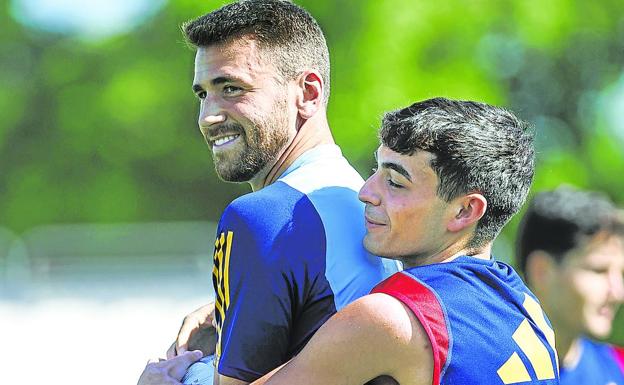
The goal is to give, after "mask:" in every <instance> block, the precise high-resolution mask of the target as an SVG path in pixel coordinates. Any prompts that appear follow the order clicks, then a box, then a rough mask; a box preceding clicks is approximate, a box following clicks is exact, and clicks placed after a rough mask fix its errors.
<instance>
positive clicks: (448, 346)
mask: <svg viewBox="0 0 624 385" xmlns="http://www.w3.org/2000/svg"><path fill="white" fill-rule="evenodd" d="M373 293H385V294H388V295H391V296H393V297H395V298H397V299H398V300H399V301H401V302H403V303H404V304H405V305H406V306H407V307H408V308H409V309H410V310H411V311H412V312H413V314H414V316H415V317H416V318H417V319H418V320H419V321H420V323H421V325H422V326H423V329H424V330H425V332H426V333H427V335H428V337H429V340H430V342H431V347H432V351H433V362H434V369H433V381H432V384H433V385H438V384H444V385H447V384H448V385H451V384H453V385H455V384H462V385H478V384H479V385H493V384H496V385H504V384H542V385H555V384H558V383H559V381H558V379H559V373H558V363H557V355H556V352H555V349H554V332H553V330H552V327H551V325H550V322H549V321H548V319H547V318H546V316H545V314H544V312H543V311H542V309H541V307H540V305H539V303H538V301H537V300H536V299H535V297H534V295H533V294H532V293H531V292H530V291H529V289H528V288H527V287H526V286H525V285H524V282H522V280H521V279H520V277H519V276H518V274H516V272H515V271H514V270H513V269H512V268H511V267H510V266H508V265H506V264H504V263H501V262H497V261H494V260H482V259H477V258H473V257H468V256H463V257H459V258H457V259H455V260H453V261H451V262H447V263H438V264H432V265H425V266H419V267H413V268H409V269H406V270H405V271H403V272H400V273H396V274H394V275H393V276H391V277H390V278H388V279H387V280H385V281H384V282H382V283H381V284H379V285H378V286H377V287H376V288H375V289H374V290H373Z"/></svg>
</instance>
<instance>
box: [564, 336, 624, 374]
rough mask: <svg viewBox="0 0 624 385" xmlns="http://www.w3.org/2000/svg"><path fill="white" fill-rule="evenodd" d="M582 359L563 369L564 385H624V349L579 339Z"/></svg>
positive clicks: (587, 339) (583, 338)
mask: <svg viewBox="0 0 624 385" xmlns="http://www.w3.org/2000/svg"><path fill="white" fill-rule="evenodd" d="M579 344H580V345H579V349H580V354H581V356H580V358H579V361H578V362H577V363H576V365H574V366H572V367H566V366H562V367H561V384H562V385H577V384H582V385H609V384H616V385H622V384H624V349H623V348H620V347H616V346H613V345H610V344H607V343H604V342H597V341H593V340H590V339H589V338H585V337H582V338H580V339H579Z"/></svg>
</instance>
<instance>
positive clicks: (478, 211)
mask: <svg viewBox="0 0 624 385" xmlns="http://www.w3.org/2000/svg"><path fill="white" fill-rule="evenodd" d="M451 208H452V209H453V210H454V212H453V215H454V216H453V217H452V218H451V220H450V221H449V222H448V224H447V226H446V227H447V229H448V231H451V232H454V233H455V232H458V231H461V230H463V229H465V228H467V227H470V226H472V225H476V224H477V222H478V221H479V219H481V217H483V214H485V210H486V209H487V200H486V199H485V197H484V196H483V195H481V194H479V193H472V194H468V195H464V196H462V197H459V198H457V199H456V200H454V201H453V202H452V203H451Z"/></svg>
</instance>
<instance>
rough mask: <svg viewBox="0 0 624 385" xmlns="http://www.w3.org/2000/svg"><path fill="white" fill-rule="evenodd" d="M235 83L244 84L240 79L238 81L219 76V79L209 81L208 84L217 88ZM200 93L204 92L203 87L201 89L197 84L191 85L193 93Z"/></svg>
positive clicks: (233, 78) (229, 77)
mask: <svg viewBox="0 0 624 385" xmlns="http://www.w3.org/2000/svg"><path fill="white" fill-rule="evenodd" d="M236 82H240V83H244V82H243V81H242V80H241V79H238V78H235V77H232V76H219V77H216V78H214V79H212V80H211V81H210V84H211V85H213V86H218V85H221V84H225V83H236ZM200 91H205V90H204V87H202V86H201V85H199V84H193V92H195V93H197V92H200Z"/></svg>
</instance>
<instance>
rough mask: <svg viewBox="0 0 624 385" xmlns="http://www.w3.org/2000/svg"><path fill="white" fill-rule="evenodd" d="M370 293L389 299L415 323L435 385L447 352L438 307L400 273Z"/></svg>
mask: <svg viewBox="0 0 624 385" xmlns="http://www.w3.org/2000/svg"><path fill="white" fill-rule="evenodd" d="M371 293H384V294H387V295H390V296H392V297H394V298H396V299H398V300H399V301H401V302H402V303H403V304H405V306H407V307H408V308H409V309H410V310H411V311H412V313H413V314H414V316H415V317H416V318H417V319H418V321H419V322H420V324H421V325H422V327H423V329H424V330H425V332H426V333H427V337H428V338H429V341H430V342H431V350H432V352H433V379H432V385H439V384H440V379H441V377H442V371H443V369H444V368H445V365H446V361H447V357H448V354H449V350H450V339H449V335H450V334H449V332H448V328H447V325H446V317H445V314H444V310H443V309H442V305H441V304H440V302H439V300H438V298H437V297H436V295H435V293H434V292H433V291H432V290H431V289H430V288H429V287H427V286H426V285H424V284H422V283H421V282H419V281H417V280H416V279H414V278H411V277H409V276H407V275H405V274H403V273H396V274H394V275H392V276H391V277H390V278H388V279H386V280H385V281H383V282H382V283H380V284H379V285H377V286H376V287H375V288H374V289H373V290H372V291H371Z"/></svg>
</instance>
